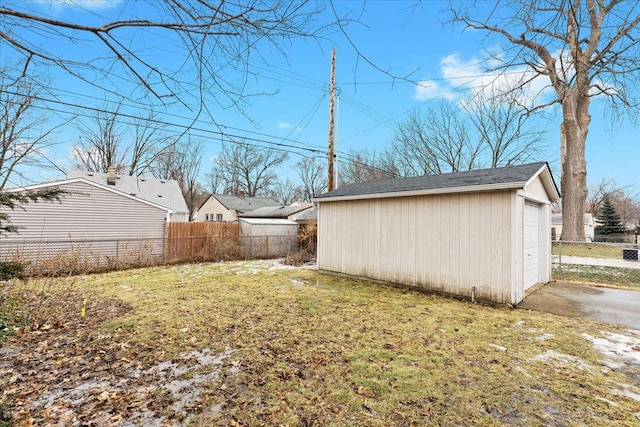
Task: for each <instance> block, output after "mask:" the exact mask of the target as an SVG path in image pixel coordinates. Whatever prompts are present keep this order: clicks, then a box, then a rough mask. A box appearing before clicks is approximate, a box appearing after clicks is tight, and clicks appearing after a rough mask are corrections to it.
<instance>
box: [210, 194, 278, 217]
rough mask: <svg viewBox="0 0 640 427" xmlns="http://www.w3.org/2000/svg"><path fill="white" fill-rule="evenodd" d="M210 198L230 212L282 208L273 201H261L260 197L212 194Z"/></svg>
mask: <svg viewBox="0 0 640 427" xmlns="http://www.w3.org/2000/svg"><path fill="white" fill-rule="evenodd" d="M210 197H215V198H216V199H218V201H219V202H220V203H222V205H223V206H224V207H225V208H227V209H229V210H231V209H233V210H235V211H236V212H239V213H244V212H248V211H252V210H255V209H259V208H263V207H267V206H280V204H279V203H278V202H276V201H275V200H273V199H260V198H258V197H238V196H230V195H226V194H212V195H211V196H210Z"/></svg>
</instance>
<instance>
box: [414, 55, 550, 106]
mask: <svg viewBox="0 0 640 427" xmlns="http://www.w3.org/2000/svg"><path fill="white" fill-rule="evenodd" d="M498 63H499V60H498V59H496V58H495V55H494V56H490V57H488V58H487V59H478V58H472V59H469V60H463V59H462V58H461V57H460V55H459V54H457V53H454V54H451V55H448V56H446V57H444V58H442V59H441V60H440V62H439V63H438V65H439V72H440V75H441V76H442V77H441V80H442V81H440V79H438V81H435V80H423V81H421V82H419V83H418V84H417V85H416V90H415V93H414V98H415V99H417V100H420V101H427V100H430V99H436V98H444V99H448V100H456V99H460V98H461V97H464V96H468V95H477V94H481V93H482V92H488V93H496V92H499V91H504V90H506V89H507V88H513V87H517V86H519V85H522V84H523V83H525V82H526V84H525V85H524V87H523V89H522V91H521V93H520V94H519V97H520V101H521V102H523V103H525V104H529V105H531V104H533V103H535V102H536V101H539V100H540V97H544V96H545V95H546V94H548V93H549V92H548V89H549V82H548V79H546V78H544V77H536V78H534V76H535V73H534V72H533V71H532V70H531V69H527V68H524V67H521V68H511V69H509V70H508V72H507V73H503V72H497V71H487V70H488V69H491V68H493V67H495V66H496V65H497V64H498Z"/></svg>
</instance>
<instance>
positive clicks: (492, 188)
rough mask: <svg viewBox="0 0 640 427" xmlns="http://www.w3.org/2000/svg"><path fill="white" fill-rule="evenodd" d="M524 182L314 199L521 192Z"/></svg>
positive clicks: (320, 200)
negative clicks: (504, 191)
mask: <svg viewBox="0 0 640 427" xmlns="http://www.w3.org/2000/svg"><path fill="white" fill-rule="evenodd" d="M525 184H526V183H525V182H524V181H518V182H503V183H498V184H484V185H465V186H463V187H446V188H430V189H422V190H410V191H393V192H387V193H369V194H354V195H349V196H327V197H316V198H314V199H312V201H314V202H320V203H322V202H341V201H345V200H364V199H385V198H389V197H410V196H426V195H433V194H449V193H473V192H480V191H499V190H520V189H523V188H524V186H525Z"/></svg>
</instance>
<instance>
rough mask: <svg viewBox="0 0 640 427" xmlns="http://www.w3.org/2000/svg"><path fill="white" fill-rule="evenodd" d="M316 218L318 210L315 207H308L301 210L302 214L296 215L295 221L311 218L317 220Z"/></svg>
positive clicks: (309, 219)
mask: <svg viewBox="0 0 640 427" xmlns="http://www.w3.org/2000/svg"><path fill="white" fill-rule="evenodd" d="M317 219H318V210H317V209H308V210H306V211H304V212H302V214H301V215H300V216H298V217H296V221H297V222H302V221H312V220H317Z"/></svg>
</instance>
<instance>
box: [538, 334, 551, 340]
mask: <svg viewBox="0 0 640 427" xmlns="http://www.w3.org/2000/svg"><path fill="white" fill-rule="evenodd" d="M551 338H553V334H544V335H540V336H537V337H536V338H535V340H536V341H547V340H550V339H551Z"/></svg>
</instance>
